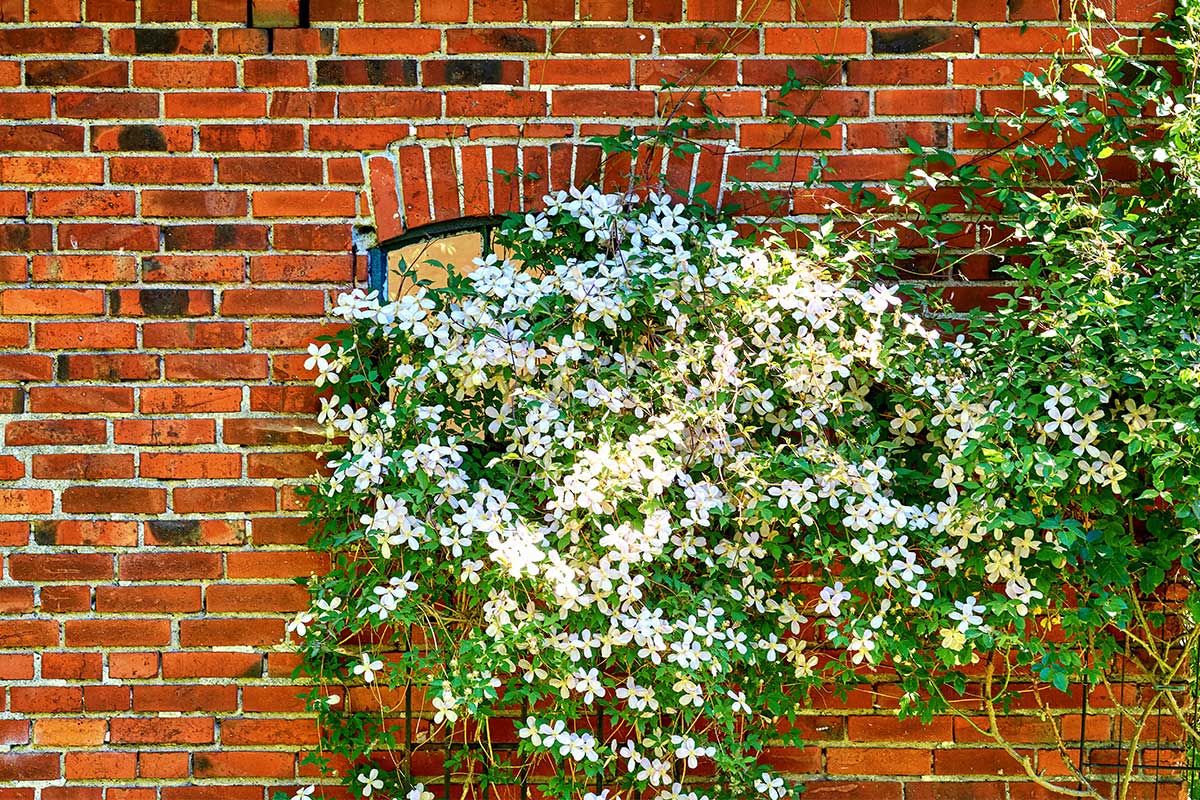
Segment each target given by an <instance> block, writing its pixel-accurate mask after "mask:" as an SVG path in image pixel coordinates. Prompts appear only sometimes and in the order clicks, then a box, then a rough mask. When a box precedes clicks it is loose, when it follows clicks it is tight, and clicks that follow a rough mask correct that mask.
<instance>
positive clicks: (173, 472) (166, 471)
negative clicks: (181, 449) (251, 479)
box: [138, 452, 242, 480]
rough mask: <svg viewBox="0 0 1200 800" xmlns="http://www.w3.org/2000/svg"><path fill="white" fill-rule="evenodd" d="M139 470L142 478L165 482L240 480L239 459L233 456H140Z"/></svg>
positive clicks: (240, 464) (191, 453)
mask: <svg viewBox="0 0 1200 800" xmlns="http://www.w3.org/2000/svg"><path fill="white" fill-rule="evenodd" d="M138 470H139V474H140V475H141V477H143V478H161V479H168V480H193V479H199V478H239V477H241V474H242V459H241V456H239V455H238V454H236V453H194V452H188V453H142V454H141V456H140V457H139V467H138Z"/></svg>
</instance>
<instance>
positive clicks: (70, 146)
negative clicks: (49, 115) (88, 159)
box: [0, 125, 83, 153]
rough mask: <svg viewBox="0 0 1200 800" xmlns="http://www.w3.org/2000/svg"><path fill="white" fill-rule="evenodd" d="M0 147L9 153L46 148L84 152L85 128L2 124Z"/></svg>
mask: <svg viewBox="0 0 1200 800" xmlns="http://www.w3.org/2000/svg"><path fill="white" fill-rule="evenodd" d="M0 147H3V148H4V150H5V152H8V153H20V152H27V153H34V152H41V151H46V150H52V151H58V152H76V153H78V152H82V151H83V128H82V127H81V126H78V125H0Z"/></svg>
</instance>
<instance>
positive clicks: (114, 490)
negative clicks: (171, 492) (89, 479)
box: [62, 486, 167, 514]
mask: <svg viewBox="0 0 1200 800" xmlns="http://www.w3.org/2000/svg"><path fill="white" fill-rule="evenodd" d="M62 506H63V510H64V511H66V512H68V513H72V514H96V513H114V514H161V513H163V512H164V511H166V510H167V493H166V492H165V491H164V490H162V489H148V488H143V487H137V486H70V487H68V488H66V489H64V490H63V494H62Z"/></svg>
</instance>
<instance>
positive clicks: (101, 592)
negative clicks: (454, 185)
mask: <svg viewBox="0 0 1200 800" xmlns="http://www.w3.org/2000/svg"><path fill="white" fill-rule="evenodd" d="M200 609H201V597H200V587H199V586H155V587H152V588H151V587H142V586H97V587H96V611H97V612H98V613H101V614H120V613H128V612H138V611H141V612H142V613H158V614H177V613H183V612H188V611H199V610H200Z"/></svg>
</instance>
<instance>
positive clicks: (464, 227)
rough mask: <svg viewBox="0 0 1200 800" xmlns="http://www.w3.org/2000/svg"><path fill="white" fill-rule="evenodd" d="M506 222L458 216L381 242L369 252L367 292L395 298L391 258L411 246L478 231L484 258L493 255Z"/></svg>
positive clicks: (499, 218)
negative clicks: (494, 239)
mask: <svg viewBox="0 0 1200 800" xmlns="http://www.w3.org/2000/svg"><path fill="white" fill-rule="evenodd" d="M503 221H504V218H503V217H499V216H487V217H459V218H457V219H449V220H443V221H440V222H431V223H429V224H428V225H421V226H419V227H416V228H413V229H412V230H408V231H405V232H404V233H402V234H400V235H399V236H394V237H392V238H391V239H388V240H387V241H385V242H380V243H379V244H377V245H376V246H375V247H372V248H371V249H370V250H368V251H367V290H368V291H370V290H371V289H375V290H378V292H379V297H380V300H381V301H382V302H387V301H389V300H392V299H393V298H392V297H391V295H390V294H389V291H388V273H389V270H388V256H389V255H390V254H391V253H393V252H394V251H396V250H400V249H401V248H404V247H408V246H409V245H414V244H419V243H421V242H427V241H431V240H433V239H445V238H449V237H451V236H457V235H459V234H462V233H472V232H475V233H479V235H480V238H481V239H482V240H483V248H482V253H481V255H484V256H486V255H488V254H490V253H491V252H492V236H493V234H495V232H496V228H498V227H500V223H501V222H503Z"/></svg>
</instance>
